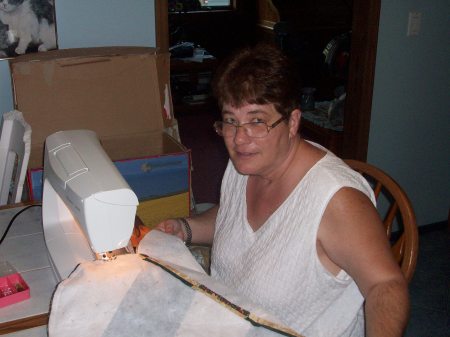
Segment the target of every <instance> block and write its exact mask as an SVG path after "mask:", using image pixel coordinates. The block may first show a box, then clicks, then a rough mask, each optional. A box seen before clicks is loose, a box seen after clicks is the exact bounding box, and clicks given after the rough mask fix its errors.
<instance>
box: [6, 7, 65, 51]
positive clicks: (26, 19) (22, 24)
mask: <svg viewBox="0 0 450 337" xmlns="http://www.w3.org/2000/svg"><path fill="white" fill-rule="evenodd" d="M56 41H57V40H56V22H55V3H54V0H0V58H7V57H15V56H18V55H22V54H25V53H33V52H40V51H47V50H51V49H56V48H57V42H56Z"/></svg>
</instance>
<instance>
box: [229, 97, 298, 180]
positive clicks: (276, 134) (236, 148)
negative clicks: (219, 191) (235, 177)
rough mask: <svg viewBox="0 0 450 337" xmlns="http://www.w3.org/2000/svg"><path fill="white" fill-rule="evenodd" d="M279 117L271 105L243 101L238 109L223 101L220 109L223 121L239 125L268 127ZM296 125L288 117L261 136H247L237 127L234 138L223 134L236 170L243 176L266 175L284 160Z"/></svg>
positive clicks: (242, 129) (241, 128)
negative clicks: (254, 123)
mask: <svg viewBox="0 0 450 337" xmlns="http://www.w3.org/2000/svg"><path fill="white" fill-rule="evenodd" d="M281 117H282V115H281V114H280V113H278V112H277V111H276V110H275V107H274V106H273V104H265V105H259V104H244V105H243V106H241V107H239V108H236V107H233V106H231V105H227V104H225V105H224V106H223V109H222V118H223V121H224V122H230V123H234V124H239V125H242V124H244V123H249V122H265V123H266V124H267V125H269V126H270V125H272V124H273V123H274V122H276V121H278V120H279V119H280V118H281ZM297 127H298V125H295V126H293V125H292V123H291V120H289V122H288V121H282V122H281V123H279V124H278V125H277V126H275V127H274V128H272V129H270V132H269V134H268V135H267V136H265V137H263V138H252V137H249V136H248V135H247V134H246V132H245V130H244V128H243V127H239V128H237V131H236V134H235V135H234V137H233V136H230V137H224V140H225V146H226V147H227V150H228V153H229V155H230V158H231V160H232V162H233V164H234V167H235V168H236V170H237V171H238V172H239V173H241V174H246V175H261V176H270V175H271V174H272V173H273V172H275V171H276V169H277V167H279V166H280V164H281V163H282V162H283V160H285V159H286V157H287V155H288V153H289V150H290V148H291V145H292V142H291V139H293V138H294V137H295V136H296V133H297Z"/></svg>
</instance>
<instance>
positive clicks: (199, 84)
mask: <svg viewBox="0 0 450 337" xmlns="http://www.w3.org/2000/svg"><path fill="white" fill-rule="evenodd" d="M217 64H218V61H217V59H216V58H215V57H213V56H212V55H209V54H208V53H207V52H205V51H201V52H200V53H199V54H194V55H193V56H192V57H180V58H171V60H170V85H171V90H172V98H173V104H174V111H175V114H176V115H179V114H185V113H195V112H199V111H206V110H211V109H213V108H215V106H216V105H215V100H214V99H213V98H212V95H211V86H210V84H211V79H212V76H213V73H214V71H215V69H216V67H217Z"/></svg>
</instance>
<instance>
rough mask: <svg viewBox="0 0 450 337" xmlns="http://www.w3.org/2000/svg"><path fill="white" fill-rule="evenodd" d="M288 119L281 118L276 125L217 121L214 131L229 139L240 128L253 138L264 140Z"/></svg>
mask: <svg viewBox="0 0 450 337" xmlns="http://www.w3.org/2000/svg"><path fill="white" fill-rule="evenodd" d="M285 119H286V117H284V116H283V117H281V118H280V119H278V120H277V121H276V122H275V123H273V124H271V125H267V124H266V123H265V122H249V123H243V124H238V123H230V122H223V121H217V122H215V123H214V129H215V130H216V132H217V134H218V135H219V136H222V137H225V138H228V137H234V136H235V135H236V133H237V129H238V128H243V129H244V132H245V134H246V135H247V136H248V137H251V138H264V137H266V136H267V135H268V134H269V131H270V130H272V129H273V128H274V127H276V126H277V125H278V124H280V123H281V122H282V121H283V120H285Z"/></svg>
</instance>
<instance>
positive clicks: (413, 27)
mask: <svg viewBox="0 0 450 337" xmlns="http://www.w3.org/2000/svg"><path fill="white" fill-rule="evenodd" d="M421 22H422V13H421V12H409V16H408V29H407V32H406V36H417V35H419V32H420V25H421Z"/></svg>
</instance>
